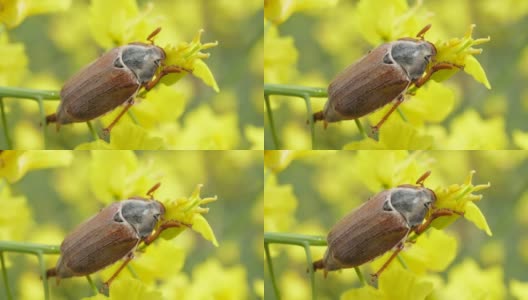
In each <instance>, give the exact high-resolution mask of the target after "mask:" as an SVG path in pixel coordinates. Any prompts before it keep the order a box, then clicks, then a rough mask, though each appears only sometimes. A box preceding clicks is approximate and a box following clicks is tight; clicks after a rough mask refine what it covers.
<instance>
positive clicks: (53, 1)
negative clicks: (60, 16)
mask: <svg viewBox="0 0 528 300" xmlns="http://www.w3.org/2000/svg"><path fill="white" fill-rule="evenodd" d="M70 4H71V0H0V23H4V24H5V25H6V26H7V28H13V27H16V26H18V25H20V23H22V21H24V19H25V18H27V17H29V16H32V15H38V14H46V13H53V12H59V11H66V10H67V9H68V8H69V7H70Z"/></svg>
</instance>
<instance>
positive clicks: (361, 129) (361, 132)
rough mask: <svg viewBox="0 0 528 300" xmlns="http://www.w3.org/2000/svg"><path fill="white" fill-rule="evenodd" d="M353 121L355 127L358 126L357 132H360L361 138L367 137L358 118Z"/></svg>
mask: <svg viewBox="0 0 528 300" xmlns="http://www.w3.org/2000/svg"><path fill="white" fill-rule="evenodd" d="M354 122H355V123H356V126H357V128H358V130H359V134H361V136H362V137H363V138H367V137H368V135H367V133H366V132H365V129H364V128H363V125H362V124H361V122H360V121H359V119H354Z"/></svg>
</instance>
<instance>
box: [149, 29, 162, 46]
mask: <svg viewBox="0 0 528 300" xmlns="http://www.w3.org/2000/svg"><path fill="white" fill-rule="evenodd" d="M160 31H161V27H158V28H156V29H155V30H154V31H152V33H151V34H149V36H148V37H147V41H149V42H150V43H151V44H152V45H154V40H153V39H154V37H155V36H156V35H157V34H158V33H159V32H160Z"/></svg>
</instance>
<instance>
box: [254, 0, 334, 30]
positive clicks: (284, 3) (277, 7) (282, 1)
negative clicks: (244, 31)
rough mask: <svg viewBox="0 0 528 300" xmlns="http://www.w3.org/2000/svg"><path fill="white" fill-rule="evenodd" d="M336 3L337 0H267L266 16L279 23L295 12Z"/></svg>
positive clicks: (265, 4) (265, 6)
mask: <svg viewBox="0 0 528 300" xmlns="http://www.w3.org/2000/svg"><path fill="white" fill-rule="evenodd" d="M336 4H337V0H300V1H299V0H265V1H264V17H265V18H266V19H267V20H269V21H270V22H273V23H274V24H276V25H278V24H281V23H283V22H285V21H286V20H287V19H288V18H289V17H290V16H291V15H292V14H293V13H295V12H300V11H305V10H320V9H323V8H326V7H330V6H334V5H336Z"/></svg>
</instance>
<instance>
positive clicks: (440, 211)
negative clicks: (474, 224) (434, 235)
mask: <svg viewBox="0 0 528 300" xmlns="http://www.w3.org/2000/svg"><path fill="white" fill-rule="evenodd" d="M452 215H459V216H463V215H464V213H463V212H460V211H456V210H453V209H450V208H437V209H435V210H434V211H433V212H432V213H431V215H430V216H429V218H427V219H426V220H425V222H424V223H422V224H420V225H419V226H417V227H416V228H414V229H413V231H414V233H416V234H417V235H420V234H421V233H423V232H424V231H425V230H427V229H428V228H429V226H430V225H431V223H432V222H433V221H434V220H435V219H437V218H439V217H444V216H452Z"/></svg>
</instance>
